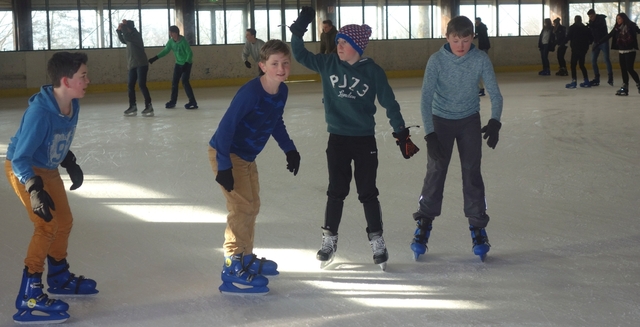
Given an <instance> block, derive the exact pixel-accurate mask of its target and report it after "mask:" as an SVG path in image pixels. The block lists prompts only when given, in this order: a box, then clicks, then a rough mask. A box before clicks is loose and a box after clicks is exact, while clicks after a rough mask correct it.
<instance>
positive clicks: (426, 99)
mask: <svg viewBox="0 0 640 327" xmlns="http://www.w3.org/2000/svg"><path fill="white" fill-rule="evenodd" d="M481 78H482V80H483V81H484V85H485V89H486V91H487V92H488V93H489V96H490V97H491V118H493V119H495V120H497V121H500V116H501V115H502V94H500V88H499V87H498V83H497V82H496V74H495V73H494V71H493V65H492V64H491V61H490V60H489V56H487V54H486V53H484V52H482V51H480V50H478V49H477V48H476V47H475V45H473V44H472V45H471V49H470V50H469V52H467V53H466V54H465V55H464V56H462V57H458V56H456V55H455V54H453V53H452V52H451V48H450V47H449V44H448V43H447V44H445V45H443V46H442V48H440V50H438V52H436V53H434V54H433V55H431V57H430V58H429V61H428V62H427V68H426V69H425V73H424V80H423V82H422V101H421V103H420V110H421V112H422V121H423V123H424V129H425V132H426V134H429V133H431V132H433V115H436V116H438V117H441V118H445V119H463V118H466V117H469V116H471V115H473V114H475V113H476V112H479V111H480V97H478V82H479V81H480V79H481Z"/></svg>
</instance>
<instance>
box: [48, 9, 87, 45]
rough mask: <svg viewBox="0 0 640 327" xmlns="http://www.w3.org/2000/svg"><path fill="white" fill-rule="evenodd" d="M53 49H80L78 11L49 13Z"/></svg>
mask: <svg viewBox="0 0 640 327" xmlns="http://www.w3.org/2000/svg"><path fill="white" fill-rule="evenodd" d="M49 26H50V30H51V49H78V48H80V39H79V38H78V37H79V35H80V33H79V31H78V11H77V10H54V11H50V12H49Z"/></svg>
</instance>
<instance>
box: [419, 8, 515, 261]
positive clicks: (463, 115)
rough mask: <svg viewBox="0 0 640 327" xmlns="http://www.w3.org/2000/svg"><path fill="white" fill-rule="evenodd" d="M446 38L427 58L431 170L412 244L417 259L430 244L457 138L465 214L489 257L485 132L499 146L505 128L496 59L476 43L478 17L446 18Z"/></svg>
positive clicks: (477, 246) (479, 251) (425, 103)
mask: <svg viewBox="0 0 640 327" xmlns="http://www.w3.org/2000/svg"><path fill="white" fill-rule="evenodd" d="M446 36H447V42H448V43H447V44H445V45H444V46H442V48H440V50H439V51H438V52H436V53H434V54H433V55H432V56H431V57H430V58H429V61H428V62H427V67H426V70H425V74H424V81H423V84H422V101H421V105H420V110H421V112H422V120H423V123H424V129H425V134H426V135H427V136H426V137H425V140H426V141H427V151H428V160H427V176H426V177H425V179H424V185H423V187H422V193H421V194H420V201H419V205H420V208H419V209H418V211H417V212H416V213H414V214H413V218H414V219H415V221H416V223H417V227H418V228H417V229H416V231H415V235H414V239H413V242H412V244H411V249H412V250H413V251H414V256H415V259H416V260H417V259H418V257H419V256H420V255H422V254H424V253H425V252H426V250H427V241H428V239H429V234H430V232H431V225H432V222H433V220H434V218H435V217H437V216H439V215H440V213H441V208H442V193H443V191H444V182H445V178H446V176H447V169H448V167H449V161H450V160H451V156H452V152H453V144H454V142H455V143H457V145H458V152H459V154H460V162H461V166H462V191H463V195H464V214H465V216H466V217H467V218H468V220H469V229H470V230H471V238H472V241H473V252H474V253H475V254H476V255H478V256H480V258H481V259H482V260H483V261H484V259H485V257H486V254H487V252H488V251H489V247H490V245H489V240H488V239H487V233H486V232H485V227H486V226H487V223H488V222H489V216H488V215H487V214H486V212H485V211H486V204H485V197H484V183H483V181H482V175H481V173H480V161H481V157H482V133H484V138H485V139H488V140H487V144H488V145H489V147H490V148H492V149H495V147H496V144H497V143H498V131H499V130H500V127H501V125H502V124H501V123H500V116H501V114H502V95H501V94H500V89H499V88H498V83H497V82H496V76H495V73H494V72H493V65H492V64H491V61H490V60H489V57H488V56H487V54H486V53H484V52H483V51H480V50H478V49H477V48H476V47H475V46H474V45H473V43H472V41H473V36H474V33H473V23H472V22H471V20H469V19H468V18H467V17H464V16H459V17H455V18H453V19H452V20H451V21H450V22H449V24H447V33H446ZM480 79H482V80H483V81H484V84H485V87H486V89H487V91H488V92H489V95H490V97H491V119H489V123H488V124H487V125H486V126H484V127H482V128H480V114H479V111H480V99H479V98H478V93H477V90H478V89H477V85H478V81H479V80H480Z"/></svg>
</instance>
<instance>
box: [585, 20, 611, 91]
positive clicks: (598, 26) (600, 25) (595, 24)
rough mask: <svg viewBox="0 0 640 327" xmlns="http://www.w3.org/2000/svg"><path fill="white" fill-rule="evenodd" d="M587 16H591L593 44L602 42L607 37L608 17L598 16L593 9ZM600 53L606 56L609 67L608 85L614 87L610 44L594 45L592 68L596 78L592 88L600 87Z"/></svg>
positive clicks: (590, 24) (605, 61)
mask: <svg viewBox="0 0 640 327" xmlns="http://www.w3.org/2000/svg"><path fill="white" fill-rule="evenodd" d="M587 16H589V24H587V27H588V28H589V31H591V35H592V38H593V42H597V41H598V40H601V39H602V38H603V37H604V36H605V35H607V33H608V32H607V31H608V30H609V29H607V20H606V18H607V16H605V15H598V14H596V11H595V10H593V9H589V11H588V12H587ZM600 51H602V54H603V56H604V63H605V64H606V65H607V74H608V75H609V78H608V79H607V83H609V85H611V86H613V68H611V60H610V59H609V42H608V41H607V42H605V43H600V44H598V45H596V44H595V43H594V44H593V49H592V52H591V66H593V73H594V74H595V76H594V77H593V80H592V81H591V85H592V86H598V85H600V69H599V68H598V56H599V55H600Z"/></svg>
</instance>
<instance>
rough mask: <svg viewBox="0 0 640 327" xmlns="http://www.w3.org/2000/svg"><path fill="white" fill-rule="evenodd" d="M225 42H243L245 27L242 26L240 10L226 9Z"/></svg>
mask: <svg viewBox="0 0 640 327" xmlns="http://www.w3.org/2000/svg"><path fill="white" fill-rule="evenodd" d="M226 24H227V44H238V43H242V44H244V43H245V41H246V39H245V37H244V33H245V30H246V29H245V28H244V27H243V26H242V10H228V9H227V22H226Z"/></svg>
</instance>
